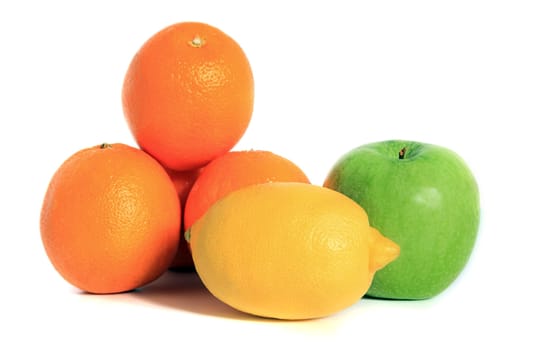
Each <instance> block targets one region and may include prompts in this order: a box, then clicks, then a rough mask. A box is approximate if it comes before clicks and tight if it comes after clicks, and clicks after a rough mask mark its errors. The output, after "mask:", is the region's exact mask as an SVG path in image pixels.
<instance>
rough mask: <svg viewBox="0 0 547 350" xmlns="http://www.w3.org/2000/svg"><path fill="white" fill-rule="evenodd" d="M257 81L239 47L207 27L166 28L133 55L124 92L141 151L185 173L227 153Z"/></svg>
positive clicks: (191, 24) (247, 117)
mask: <svg viewBox="0 0 547 350" xmlns="http://www.w3.org/2000/svg"><path fill="white" fill-rule="evenodd" d="M253 101H254V80H253V74H252V71H251V67H250V64H249V61H248V59H247V56H246V55H245V53H244V52H243V50H242V49H241V47H240V46H239V44H238V43H237V42H236V41H235V40H234V39H232V38H231V37H230V36H228V35H227V34H225V33H224V32H222V31H221V30H219V29H217V28H215V27H212V26H210V25H208V24H205V23H198V22H181V23H176V24H173V25H170V26H168V27H166V28H164V29H162V30H160V31H159V32H157V33H156V34H154V35H153V36H152V37H150V38H149V39H148V40H147V41H146V42H145V43H144V44H143V46H142V47H141V48H140V49H139V50H138V51H137V53H136V54H135V56H134V57H133V59H132V61H131V63H130V64H129V67H128V69H127V72H126V75H125V80H124V83H123V87H122V102H123V111H124V114H125V118H126V121H127V123H128V125H129V128H130V130H131V132H132V134H133V136H134V137H135V139H136V141H137V143H138V144H139V146H140V147H141V148H142V149H143V150H145V151H147V152H148V153H150V154H151V155H153V156H154V157H155V158H156V159H157V160H159V161H160V162H161V163H162V164H163V165H164V166H166V167H168V168H171V169H175V170H189V169H193V168H197V167H200V166H203V165H205V164H206V163H208V162H209V161H211V160H212V159H214V158H216V157H217V156H219V155H221V154H223V153H226V152H228V151H229V150H230V149H232V147H233V146H234V145H235V144H236V143H237V142H238V141H239V139H240V138H241V137H242V136H243V134H244V132H245V130H246V129H247V127H248V124H249V122H250V119H251V114H252V111H253Z"/></svg>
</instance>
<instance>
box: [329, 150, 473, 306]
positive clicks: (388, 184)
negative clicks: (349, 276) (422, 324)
mask: <svg viewBox="0 0 547 350" xmlns="http://www.w3.org/2000/svg"><path fill="white" fill-rule="evenodd" d="M325 186H326V187H328V188H332V189H334V190H337V191H339V192H341V193H343V194H345V195H347V196H349V197H350V198H352V199H354V200H355V201H356V202H357V203H359V204H360V205H361V206H362V207H363V208H364V209H365V210H366V211H367V213H368V214H369V219H370V223H371V225H372V226H374V227H376V228H378V229H379V230H380V231H381V232H382V233H383V234H384V235H385V236H386V237H389V238H390V239H392V240H393V241H394V242H396V243H397V244H399V246H400V247H401V256H400V257H399V259H397V261H395V262H394V263H393V264H390V265H389V266H388V267H386V268H385V269H383V270H382V271H380V272H379V273H378V274H377V275H376V277H375V279H374V282H373V284H372V286H371V287H370V289H369V291H368V295H370V296H374V297H381V298H392V299H425V298H430V297H433V296H435V295H437V294H439V293H441V292H442V291H443V290H445V289H446V288H447V287H448V286H449V285H450V284H451V283H452V282H453V281H454V280H455V279H456V277H457V276H458V275H459V274H460V272H461V271H462V270H463V268H464V266H465V265H466V263H467V261H468V259H469V256H470V254H471V252H472V250H473V246H474V243H475V238H476V236H477V232H478V227H479V216H480V205H479V204H480V203H479V191H478V187H477V183H476V181H475V178H474V177H473V174H472V173H471V171H470V169H469V168H468V167H467V165H466V164H465V163H464V161H463V160H462V159H461V158H460V157H459V156H458V155H457V154H456V153H454V152H453V151H450V150H448V149H446V148H443V147H440V146H435V145H431V144H425V143H419V142H412V141H400V140H395V141H384V142H378V143H372V144H368V145H363V146H361V147H358V148H356V149H354V150H351V151H350V152H348V153H347V154H345V155H344V156H343V157H341V158H340V160H338V162H337V163H336V164H335V165H334V167H333V168H332V170H331V171H330V173H329V175H328V176H327V179H326V181H325Z"/></svg>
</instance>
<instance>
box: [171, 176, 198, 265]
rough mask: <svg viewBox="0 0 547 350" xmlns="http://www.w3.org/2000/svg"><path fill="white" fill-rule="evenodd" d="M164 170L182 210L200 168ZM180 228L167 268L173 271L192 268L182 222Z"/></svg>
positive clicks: (192, 263)
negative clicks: (177, 242) (177, 244)
mask: <svg viewBox="0 0 547 350" xmlns="http://www.w3.org/2000/svg"><path fill="white" fill-rule="evenodd" d="M165 170H166V171H167V174H168V175H169V177H170V178H171V181H173V184H174V185H175V189H176V190H177V194H178V196H179V203H180V208H181V210H183V209H184V206H185V205H186V199H187V198H188V193H189V192H190V189H191V188H192V185H193V184H194V182H195V181H196V179H197V177H198V175H199V173H200V172H201V168H198V169H193V170H187V171H175V170H171V169H169V168H165ZM183 217H184V215H183V213H181V220H182V219H183ZM180 227H181V232H180V241H179V247H178V251H177V254H176V255H175V258H174V259H173V262H172V263H171V265H170V266H169V267H170V268H171V269H173V270H188V269H192V268H193V266H194V262H193V261H192V255H191V253H190V249H189V248H188V243H186V241H185V240H184V237H183V236H184V230H183V228H184V222H181V225H180Z"/></svg>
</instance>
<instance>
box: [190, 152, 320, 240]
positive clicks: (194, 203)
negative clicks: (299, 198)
mask: <svg viewBox="0 0 547 350" xmlns="http://www.w3.org/2000/svg"><path fill="white" fill-rule="evenodd" d="M274 181H275V182H287V181H289V182H305V183H309V182H310V181H309V179H308V177H307V176H306V174H304V172H303V171H302V170H301V169H300V168H299V167H298V166H297V165H296V164H294V163H293V162H291V161H290V160H288V159H286V158H284V157H282V156H279V155H277V154H275V153H272V152H269V151H259V150H251V151H232V152H228V153H226V154H224V155H222V156H220V157H218V158H216V159H215V160H213V161H212V162H211V163H209V164H207V165H206V166H205V167H204V168H203V171H202V172H201V174H200V175H199V176H198V178H197V180H196V181H195V183H194V185H193V186H192V189H191V190H190V193H189V194H188V198H187V200H186V206H185V208H184V227H185V229H188V228H189V227H190V226H192V224H193V223H194V222H195V221H196V220H197V219H199V218H200V217H201V216H202V215H203V214H204V213H205V212H206V211H207V209H209V207H210V206H211V205H212V204H213V203H215V202H216V201H217V200H218V199H220V198H222V197H224V196H225V195H227V194H228V193H230V192H231V191H234V190H237V189H239V188H242V187H245V186H249V185H254V184H259V183H264V182H274Z"/></svg>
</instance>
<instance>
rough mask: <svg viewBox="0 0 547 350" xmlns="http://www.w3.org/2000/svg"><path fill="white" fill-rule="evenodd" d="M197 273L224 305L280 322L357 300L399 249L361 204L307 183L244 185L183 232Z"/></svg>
mask: <svg viewBox="0 0 547 350" xmlns="http://www.w3.org/2000/svg"><path fill="white" fill-rule="evenodd" d="M186 239H187V240H189V242H190V246H191V248H192V254H193V258H194V264H195V267H196V271H197V273H198V275H199V276H200V278H201V280H202V281H203V283H204V285H205V286H206V287H207V289H208V290H209V291H210V292H211V293H212V294H213V295H214V296H216V297H217V298H218V299H219V300H221V301H223V302H224V303H226V304H228V305H230V306H232V307H233V308H235V309H238V310H240V311H243V312H246V313H250V314H254V315H258V316H263V317H269V318H278V319H311V318H318V317H324V316H327V315H330V314H333V313H336V312H338V311H341V310H342V309H344V308H346V307H349V306H350V305H352V304H354V303H355V302H357V301H358V300H359V299H360V298H361V297H362V296H363V295H364V294H365V293H366V291H367V289H368V288H369V286H370V284H371V280H372V278H373V275H374V272H375V271H376V270H378V269H380V268H382V267H383V266H384V265H386V264H388V263H389V262H391V261H392V260H394V259H395V258H396V257H397V256H398V254H399V247H398V246H397V245H396V244H395V243H393V242H392V241H390V240H388V239H387V238H385V237H384V236H382V235H381V234H380V233H379V232H378V231H377V230H375V229H373V228H371V227H370V226H369V222H368V218H367V214H366V212H365V211H364V209H363V208H361V207H360V206H359V205H358V204H357V203H355V202H354V201H353V200H351V199H349V198H348V197H346V196H344V195H343V194H341V193H338V192H336V191H333V190H330V189H327V188H324V187H320V186H315V185H311V184H305V183H287V182H285V183H283V182H271V183H265V184H258V185H251V186H246V187H244V188H242V189H239V190H236V191H233V192H231V193H230V194H228V195H227V196H225V197H224V198H222V199H220V200H218V201H217V202H216V203H215V204H214V205H213V206H212V207H211V208H210V209H209V210H208V211H207V212H206V213H205V215H203V216H202V217H201V218H200V219H199V220H198V221H196V223H195V224H194V225H193V226H192V227H191V228H190V229H189V230H188V231H187V232H186Z"/></svg>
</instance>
